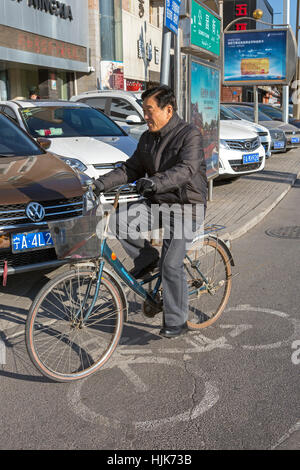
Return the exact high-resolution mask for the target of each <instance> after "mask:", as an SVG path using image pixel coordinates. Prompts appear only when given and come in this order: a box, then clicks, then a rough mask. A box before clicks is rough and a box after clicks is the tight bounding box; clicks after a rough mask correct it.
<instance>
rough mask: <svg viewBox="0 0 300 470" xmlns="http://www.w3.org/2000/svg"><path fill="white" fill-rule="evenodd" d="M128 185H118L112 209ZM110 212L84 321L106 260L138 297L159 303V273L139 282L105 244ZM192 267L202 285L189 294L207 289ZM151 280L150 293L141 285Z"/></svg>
mask: <svg viewBox="0 0 300 470" xmlns="http://www.w3.org/2000/svg"><path fill="white" fill-rule="evenodd" d="M128 186H131V185H127V184H126V185H123V186H120V188H119V189H118V191H117V194H116V197H115V202H114V204H113V208H114V210H116V208H117V205H118V200H119V195H120V193H121V191H122V189H123V188H124V187H127V188H128ZM133 186H134V185H133ZM111 213H112V212H106V214H105V215H106V217H107V220H106V225H105V229H104V234H103V240H102V242H101V251H100V253H101V255H100V263H99V271H98V276H97V283H96V288H95V294H94V298H93V301H92V303H91V305H90V307H89V309H88V311H87V313H86V315H85V317H84V319H83V321H86V320H87V319H88V318H89V315H90V313H91V312H92V310H93V308H94V306H95V303H96V300H97V297H98V294H99V289H100V285H101V278H102V273H103V268H104V264H105V262H106V261H107V262H108V263H109V265H110V266H111V267H112V268H113V270H114V272H115V273H116V274H117V275H118V276H119V277H120V278H121V280H122V281H124V282H125V284H126V285H127V286H128V287H129V288H130V289H131V290H133V291H134V292H135V293H136V294H137V295H138V296H139V297H141V298H142V299H144V301H147V302H149V303H151V304H153V306H157V305H158V304H159V301H158V300H157V299H156V295H157V293H158V291H159V288H160V286H161V276H160V273H157V274H154V275H152V276H150V277H148V278H147V279H146V280H143V281H140V282H139V281H137V280H136V279H135V278H134V277H133V276H131V274H130V273H129V272H128V271H127V269H126V268H125V266H124V265H123V264H122V263H121V261H120V260H119V259H118V258H117V256H116V254H115V253H114V252H113V251H112V250H111V249H110V248H109V246H108V244H107V232H108V226H109V219H110V215H111ZM222 228H224V227H222V226H214V231H217V230H221V229H222ZM210 232H211V230H210V227H209V229H208V230H207V231H206V232H204V234H203V235H202V236H201V238H204V237H205V236H207V235H208V233H210ZM222 244H224V245H225V243H224V242H222ZM226 248H227V247H226ZM227 250H228V248H227ZM186 258H187V259H188V261H189V262H190V263H191V265H192V262H191V260H190V258H189V257H188V255H186ZM193 267H194V268H195V269H196V270H197V272H198V274H199V275H200V276H201V277H202V279H203V285H202V286H201V287H198V288H196V289H195V290H193V291H191V292H190V294H193V293H195V292H200V291H201V290H205V289H207V279H206V278H205V276H204V275H203V274H202V273H201V271H200V269H199V265H197V266H193ZM153 280H156V283H155V286H154V289H153V290H152V293H151V294H150V293H149V292H148V291H147V290H146V289H145V288H144V287H143V285H146V284H149V283H150V282H152V281H153ZM91 285H92V281H90V283H89V285H88V287H87V291H86V294H85V298H84V301H83V306H84V305H85V302H86V300H87V298H88V296H89V294H90V290H91ZM81 310H82V309H81V308H80V309H79V310H78V312H77V314H76V317H78V316H79V314H80V311H81Z"/></svg>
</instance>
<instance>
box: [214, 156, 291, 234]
mask: <svg viewBox="0 0 300 470" xmlns="http://www.w3.org/2000/svg"><path fill="white" fill-rule="evenodd" d="M298 176H299V177H300V149H293V150H290V151H289V152H287V153H281V154H273V155H272V156H271V158H269V159H268V160H267V161H266V166H265V169H264V171H262V172H260V173H252V174H250V175H246V176H241V177H240V178H239V179H238V180H235V181H231V182H228V183H226V182H224V181H220V182H215V184H214V188H213V195H212V201H210V202H208V208H207V214H206V223H208V224H209V223H215V224H220V225H225V226H226V229H225V230H224V233H222V235H220V236H222V238H223V239H225V240H226V239H227V240H234V239H235V238H238V237H240V236H242V235H244V234H245V233H246V232H247V231H248V230H250V229H251V228H252V227H254V226H255V225H256V224H258V222H260V221H261V220H262V219H263V218H264V217H265V216H266V215H267V214H268V213H269V212H270V211H271V210H272V209H273V208H274V207H275V206H276V205H277V204H278V203H279V201H280V200H281V199H282V198H283V197H284V196H285V195H286V193H287V192H288V191H289V189H290V188H291V186H292V185H293V184H294V183H295V182H296V180H297V177H298ZM299 184H300V182H299ZM225 232H226V233H225Z"/></svg>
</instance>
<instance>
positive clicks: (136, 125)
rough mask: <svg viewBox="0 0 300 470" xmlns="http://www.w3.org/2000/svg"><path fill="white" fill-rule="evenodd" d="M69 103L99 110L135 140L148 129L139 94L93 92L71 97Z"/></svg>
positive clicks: (121, 91)
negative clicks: (77, 103)
mask: <svg viewBox="0 0 300 470" xmlns="http://www.w3.org/2000/svg"><path fill="white" fill-rule="evenodd" d="M70 101H80V102H82V103H86V104H88V105H89V106H92V107H93V108H97V109H99V110H100V111H102V112H103V113H105V114H106V115H107V116H109V117H110V118H111V119H112V120H113V121H115V123H116V124H118V125H119V126H121V127H122V128H123V129H124V130H125V131H126V132H127V133H128V134H129V135H130V136H131V137H133V138H135V139H136V140H139V138H140V136H141V135H142V134H143V132H145V131H146V130H147V129H148V126H147V124H146V122H145V120H144V114H143V108H142V98H141V93H134V92H132V91H123V90H103V91H102V90H95V91H87V92H85V93H82V94H80V95H76V96H72V98H71V99H70Z"/></svg>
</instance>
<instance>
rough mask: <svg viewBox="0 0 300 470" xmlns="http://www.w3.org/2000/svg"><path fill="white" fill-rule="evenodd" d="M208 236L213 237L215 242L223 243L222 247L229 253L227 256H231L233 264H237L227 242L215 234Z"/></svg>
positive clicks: (230, 259)
mask: <svg viewBox="0 0 300 470" xmlns="http://www.w3.org/2000/svg"><path fill="white" fill-rule="evenodd" d="M208 238H213V239H214V240H215V242H217V243H218V245H221V247H222V248H223V250H224V251H225V253H226V254H227V256H228V258H229V261H230V264H231V266H235V263H234V260H233V257H232V253H231V251H230V249H229V248H228V246H227V245H226V243H225V242H224V240H222V239H221V238H218V237H216V236H215V235H209V237H208Z"/></svg>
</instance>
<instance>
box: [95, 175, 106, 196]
mask: <svg viewBox="0 0 300 470" xmlns="http://www.w3.org/2000/svg"><path fill="white" fill-rule="evenodd" d="M93 186H94V187H93V192H94V194H95V195H96V196H97V197H99V196H100V194H101V193H103V191H104V188H105V186H104V183H103V182H102V181H101V178H98V179H97V180H96V179H95V178H93Z"/></svg>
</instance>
